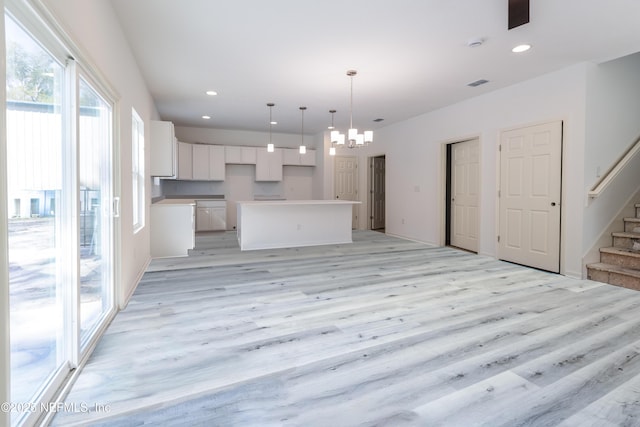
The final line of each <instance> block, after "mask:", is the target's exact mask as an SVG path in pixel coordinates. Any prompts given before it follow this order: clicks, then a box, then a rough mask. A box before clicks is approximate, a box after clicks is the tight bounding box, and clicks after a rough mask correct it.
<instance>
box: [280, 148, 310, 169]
mask: <svg viewBox="0 0 640 427" xmlns="http://www.w3.org/2000/svg"><path fill="white" fill-rule="evenodd" d="M282 160H283V162H282V163H283V164H284V165H285V166H315V165H316V150H310V149H307V152H306V153H304V154H300V150H298V149H297V148H284V149H283V150H282Z"/></svg>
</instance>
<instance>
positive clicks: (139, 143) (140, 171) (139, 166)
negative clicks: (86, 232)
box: [131, 109, 144, 233]
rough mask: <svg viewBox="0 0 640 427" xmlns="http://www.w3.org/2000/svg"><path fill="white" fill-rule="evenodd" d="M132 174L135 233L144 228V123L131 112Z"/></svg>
mask: <svg viewBox="0 0 640 427" xmlns="http://www.w3.org/2000/svg"><path fill="white" fill-rule="evenodd" d="M131 131H132V135H131V150H132V152H131V174H132V179H131V182H132V185H133V232H134V233H135V232H137V231H138V230H140V229H142V227H144V122H143V121H142V119H141V118H140V116H139V115H138V113H136V110H134V109H132V110H131Z"/></svg>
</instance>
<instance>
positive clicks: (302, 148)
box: [300, 107, 307, 154]
mask: <svg viewBox="0 0 640 427" xmlns="http://www.w3.org/2000/svg"><path fill="white" fill-rule="evenodd" d="M306 109H307V107H300V112H301V114H302V122H301V126H300V154H305V153H306V152H307V147H306V145H304V110H306Z"/></svg>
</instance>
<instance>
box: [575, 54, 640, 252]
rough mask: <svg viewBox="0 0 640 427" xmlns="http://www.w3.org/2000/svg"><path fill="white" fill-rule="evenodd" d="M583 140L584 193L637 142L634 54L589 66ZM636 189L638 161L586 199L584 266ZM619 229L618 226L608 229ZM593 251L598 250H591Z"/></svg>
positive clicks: (639, 74) (639, 63)
mask: <svg viewBox="0 0 640 427" xmlns="http://www.w3.org/2000/svg"><path fill="white" fill-rule="evenodd" d="M586 117H587V119H586V129H587V131H586V138H585V145H586V151H585V171H584V173H585V190H587V191H588V190H590V189H591V187H592V186H593V185H594V184H595V183H596V182H597V181H598V178H599V177H598V175H599V174H598V172H600V174H601V175H602V174H605V173H606V171H607V170H608V169H609V168H610V167H611V166H612V165H613V164H614V162H615V161H616V160H617V159H618V157H619V156H620V155H621V153H623V152H624V151H625V150H626V149H627V148H628V147H629V146H630V145H631V144H632V143H633V142H635V141H636V140H637V139H638V137H640V53H636V54H634V55H630V56H627V57H623V58H619V59H616V60H614V61H610V62H607V63H604V64H601V65H599V66H597V67H592V68H591V69H590V70H589V74H588V80H587V110H586ZM638 190H640V156H636V159H635V163H634V164H632V165H630V166H629V167H628V169H627V170H626V171H623V173H621V174H620V176H619V177H618V178H617V179H616V181H615V182H614V183H613V184H612V185H611V186H610V187H608V189H607V190H605V192H604V193H603V194H602V195H601V196H600V197H598V198H597V199H595V200H589V201H588V202H586V203H587V207H586V208H585V214H584V242H583V247H582V253H583V254H585V261H586V262H593V261H597V258H598V252H597V249H598V247H599V246H600V245H601V244H602V242H603V241H606V240H609V243H608V245H611V241H610V236H606V235H605V236H604V240H603V239H601V238H600V237H602V235H601V233H602V232H603V230H606V232H609V231H610V229H609V227H608V225H609V224H610V223H611V221H613V220H616V221H619V218H618V215H617V214H618V212H620V210H621V209H622V208H623V207H625V205H627V203H629V202H633V201H635V202H636V203H637V202H640V200H637V199H635V200H632V198H633V197H635V194H636V192H637V191H638ZM612 227H613V229H616V227H617V230H618V231H621V230H622V223H621V222H620V223H619V224H613V225H612ZM596 246H598V247H596Z"/></svg>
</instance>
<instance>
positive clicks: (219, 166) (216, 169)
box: [192, 144, 225, 181]
mask: <svg viewBox="0 0 640 427" xmlns="http://www.w3.org/2000/svg"><path fill="white" fill-rule="evenodd" d="M192 148H193V163H192V165H193V171H192V172H193V179H195V180H200V181H224V177H225V150H224V147H223V146H220V145H207V144H193V147H192Z"/></svg>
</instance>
